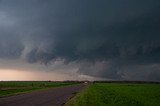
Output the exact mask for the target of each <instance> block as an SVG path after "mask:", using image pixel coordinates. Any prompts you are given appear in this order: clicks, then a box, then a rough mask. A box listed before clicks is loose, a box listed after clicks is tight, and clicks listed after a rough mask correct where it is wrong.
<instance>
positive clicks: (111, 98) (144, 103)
mask: <svg viewBox="0 0 160 106" xmlns="http://www.w3.org/2000/svg"><path fill="white" fill-rule="evenodd" d="M66 105H67V106H160V84H127V83H126V84H125V83H124V84H120V83H95V84H90V85H89V86H88V87H87V88H86V89H85V90H83V91H82V92H81V93H79V94H78V95H77V96H76V97H74V98H72V99H71V100H70V101H69V102H68V103H67V104H66Z"/></svg>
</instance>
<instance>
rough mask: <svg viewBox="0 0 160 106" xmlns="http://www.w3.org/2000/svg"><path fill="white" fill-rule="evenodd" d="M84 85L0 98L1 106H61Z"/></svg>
mask: <svg viewBox="0 0 160 106" xmlns="http://www.w3.org/2000/svg"><path fill="white" fill-rule="evenodd" d="M83 87H84V85H83V84H81V85H74V86H65V87H59V88H53V89H49V90H46V91H35V92H31V93H26V94H21V95H16V96H10V97H4V98H0V106H61V105H63V104H64V103H65V102H66V101H67V100H69V98H71V97H72V96H74V95H75V93H76V92H79V91H80V90H81V89H82V88H83Z"/></svg>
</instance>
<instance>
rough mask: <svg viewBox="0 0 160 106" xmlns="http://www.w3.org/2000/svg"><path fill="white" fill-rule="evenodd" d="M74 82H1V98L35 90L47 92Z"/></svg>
mask: <svg viewBox="0 0 160 106" xmlns="http://www.w3.org/2000/svg"><path fill="white" fill-rule="evenodd" d="M73 84H77V83H73V82H50V81H1V82H0V97H4V96H11V95H16V94H21V93H26V92H32V91H35V90H46V89H49V88H53V87H61V86H68V85H73Z"/></svg>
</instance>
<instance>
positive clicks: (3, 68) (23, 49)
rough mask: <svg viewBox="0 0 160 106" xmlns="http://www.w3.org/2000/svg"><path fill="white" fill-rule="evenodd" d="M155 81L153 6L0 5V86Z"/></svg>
mask: <svg viewBox="0 0 160 106" xmlns="http://www.w3.org/2000/svg"><path fill="white" fill-rule="evenodd" d="M86 79H88V80H107V79H109V80H146V81H160V1H159V0H0V80H86Z"/></svg>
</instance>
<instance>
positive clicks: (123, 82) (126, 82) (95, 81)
mask: <svg viewBox="0 0 160 106" xmlns="http://www.w3.org/2000/svg"><path fill="white" fill-rule="evenodd" d="M93 83H139V84H141V83H154V84H160V82H156V81H93Z"/></svg>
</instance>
